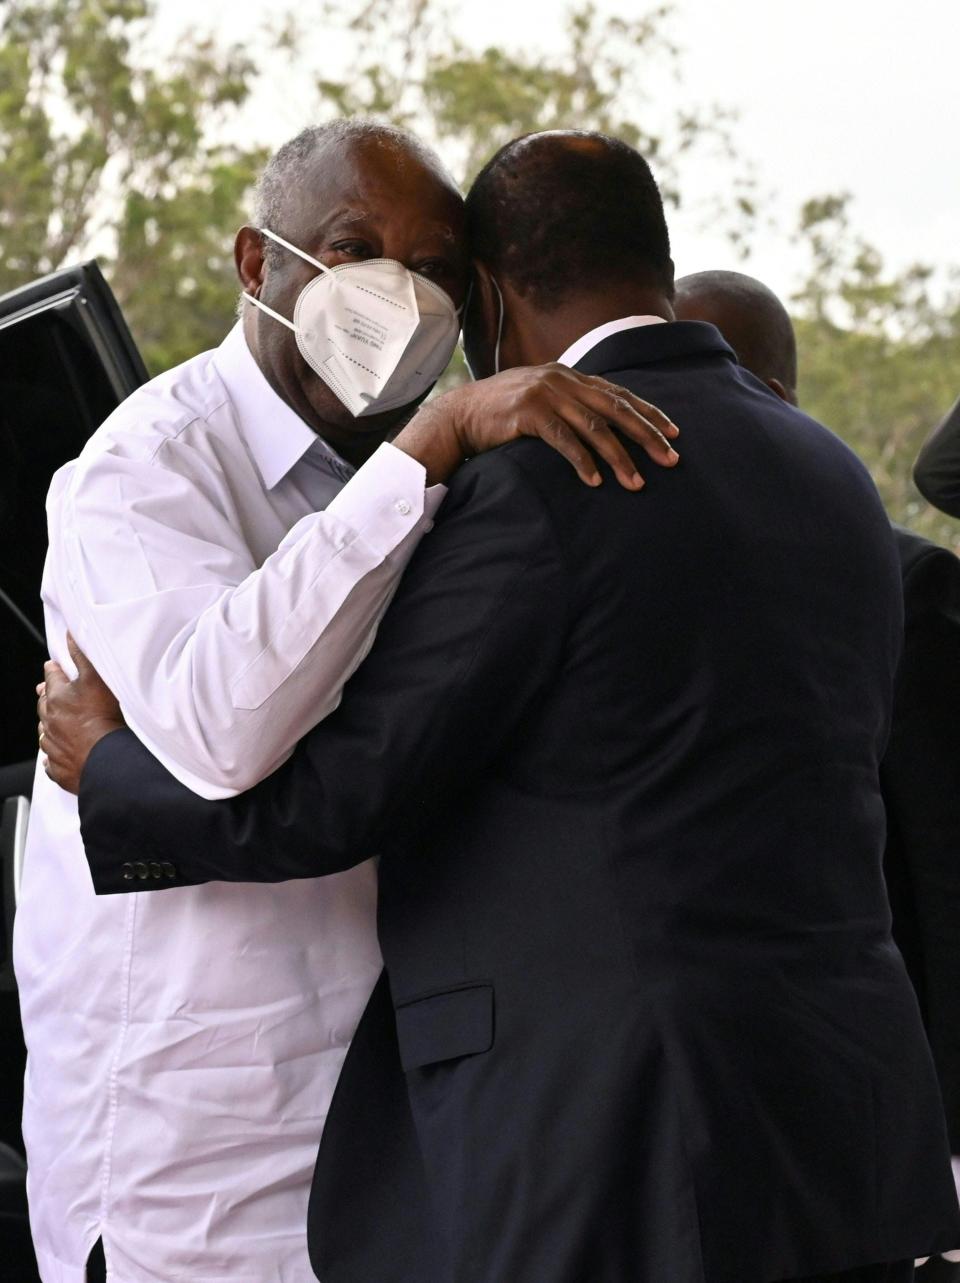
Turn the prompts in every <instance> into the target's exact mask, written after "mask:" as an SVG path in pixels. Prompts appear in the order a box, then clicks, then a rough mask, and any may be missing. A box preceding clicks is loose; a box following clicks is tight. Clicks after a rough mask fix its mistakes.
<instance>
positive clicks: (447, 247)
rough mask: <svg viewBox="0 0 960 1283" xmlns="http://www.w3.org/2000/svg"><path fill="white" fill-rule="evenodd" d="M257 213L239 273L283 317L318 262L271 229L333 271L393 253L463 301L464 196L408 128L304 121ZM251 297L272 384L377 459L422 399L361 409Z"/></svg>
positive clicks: (326, 432) (347, 445)
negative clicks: (380, 409) (355, 410)
mask: <svg viewBox="0 0 960 1283" xmlns="http://www.w3.org/2000/svg"><path fill="white" fill-rule="evenodd" d="M255 220H256V226H245V227H242V228H241V229H240V231H239V232H238V233H237V238H236V245H235V251H234V252H235V259H236V264H237V272H238V274H239V277H240V281H241V283H242V286H243V291H244V293H245V294H248V295H253V296H254V297H256V298H258V299H259V300H260V301H261V302H262V303H264V304H266V305H267V306H268V307H270V308H271V309H272V310H273V311H274V312H276V313H278V314H279V315H280V316H282V317H285V318H289V319H291V320H292V319H293V316H294V309H295V307H296V304H297V299H298V298H299V296H300V294H301V291H302V290H303V289H304V287H305V286H306V285H307V284H308V283H309V282H310V280H311V279H312V278H313V277H315V276H316V275H317V274H318V269H317V268H316V267H314V266H312V265H311V264H310V263H309V262H306V261H305V260H304V259H302V258H301V257H300V256H299V255H297V254H296V253H293V252H291V251H290V250H288V249H286V248H285V247H284V246H282V245H280V244H278V243H277V242H275V241H273V240H271V239H269V238H268V237H266V236H265V235H264V234H263V231H262V230H261V229H263V228H268V229H269V230H270V231H271V232H273V233H275V234H276V235H277V236H280V237H282V238H283V239H284V240H285V241H288V242H289V243H290V244H291V245H294V246H296V247H297V249H299V250H302V251H303V252H305V253H306V254H308V255H310V256H311V257H312V258H315V259H318V260H319V261H320V262H321V263H323V264H324V265H326V266H327V267H331V268H332V267H336V266H338V265H340V264H345V263H360V262H363V261H364V260H367V259H393V260H395V261H397V262H399V263H402V264H403V265H404V267H406V268H408V269H409V270H410V271H411V272H416V273H419V274H420V275H422V276H424V277H426V278H427V279H428V280H430V281H432V282H433V283H434V284H435V285H438V286H439V287H440V288H441V289H443V290H444V291H445V292H446V293H447V294H449V296H450V298H451V299H452V300H453V303H454V305H455V306H456V307H457V308H459V307H460V306H461V305H462V303H463V301H464V296H465V293H466V283H467V272H468V256H467V251H466V245H465V241H464V213H463V197H462V196H461V194H460V191H459V189H458V188H457V186H456V184H455V183H454V181H453V179H452V178H451V177H450V175H449V174H448V173H447V171H446V170H445V169H444V167H443V165H442V163H441V161H440V160H439V158H438V157H437V156H436V155H435V154H434V153H433V152H432V151H430V149H429V148H428V147H425V146H424V145H423V144H422V143H421V142H419V141H418V140H417V139H416V138H415V137H413V136H412V135H411V134H407V133H405V132H403V131H401V130H398V129H394V128H392V127H390V126H387V125H381V124H378V123H376V122H373V121H367V120H359V119H351V120H338V121H333V122H332V123H330V124H326V125H319V126H315V127H313V128H309V129H305V130H303V131H302V132H301V133H300V134H298V135H297V137H296V138H294V139H292V140H291V141H290V142H288V143H286V144H285V145H284V146H283V147H281V148H280V150H279V151H278V152H277V153H276V154H275V155H274V157H273V158H272V159H271V160H270V161H269V163H268V164H267V166H266V169H265V170H264V172H263V175H262V177H261V180H260V184H259V188H258V193H257V205H256V211H255ZM244 306H245V308H246V311H245V314H244V317H243V325H244V333H245V335H246V339H247V343H248V344H249V346H250V350H251V352H252V353H253V355H254V358H255V360H256V361H257V364H258V365H259V367H260V369H261V370H262V371H263V374H264V376H265V377H266V379H267V381H268V383H269V384H270V385H271V387H272V388H273V389H274V391H275V392H276V393H277V394H278V395H279V396H280V397H281V398H282V399H283V400H284V401H286V403H287V404H288V405H289V406H290V407H291V408H292V409H293V410H295V411H296V413H297V414H298V415H299V416H300V417H301V418H302V419H303V420H304V422H305V423H307V424H308V425H309V426H310V427H311V428H312V429H313V430H314V431H315V432H317V433H318V434H319V435H321V436H322V437H323V438H324V440H326V441H327V442H329V444H330V445H332V446H333V447H334V448H335V449H336V450H338V451H339V452H340V454H342V455H343V457H344V458H345V459H347V460H348V461H349V462H351V463H354V464H360V463H362V462H363V461H364V460H365V459H367V458H368V457H369V455H370V454H372V453H373V451H374V450H375V449H376V447H377V446H378V445H379V444H380V443H381V442H382V441H384V440H385V439H387V438H388V437H389V436H391V435H392V434H393V432H394V431H395V430H396V428H397V427H398V426H399V425H400V424H402V423H403V422H404V420H405V419H406V418H408V417H409V415H410V412H411V410H412V408H414V407H415V406H416V404H418V403H419V400H422V397H421V398H418V400H417V401H415V402H413V403H412V404H411V405H409V406H402V407H400V408H398V409H393V410H389V411H386V412H384V413H380V414H370V415H363V416H362V417H359V418H358V417H355V416H354V415H353V414H352V413H351V411H350V410H349V409H348V408H347V407H346V405H344V404H343V402H342V401H340V400H339V399H338V397H337V396H336V395H335V393H334V392H333V391H332V390H331V389H330V388H329V387H328V386H327V384H326V383H325V382H324V381H323V380H322V379H321V378H320V377H319V375H318V374H316V373H315V372H314V370H313V369H311V367H310V366H309V365H308V363H307V362H306V360H305V359H304V357H303V355H302V354H301V352H300V350H299V347H298V345H297V337H296V335H295V334H294V333H293V332H292V331H291V330H290V329H288V328H287V326H286V325H283V324H282V323H280V322H278V321H277V320H276V319H275V318H274V317H271V316H269V315H268V314H267V313H265V312H263V311H261V310H260V309H258V308H256V307H253V306H248V305H246V304H244Z"/></svg>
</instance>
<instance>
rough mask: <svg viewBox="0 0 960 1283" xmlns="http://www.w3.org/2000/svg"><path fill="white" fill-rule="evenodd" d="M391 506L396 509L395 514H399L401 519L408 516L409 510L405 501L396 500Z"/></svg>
mask: <svg viewBox="0 0 960 1283" xmlns="http://www.w3.org/2000/svg"><path fill="white" fill-rule="evenodd" d="M393 506H394V507H395V508H396V510H397V512H399V514H400V516H401V517H409V516H410V512H411V508H410V505H409V504H408V503H407V501H406V499H398V500H397V502H396V503H395V504H394V505H393Z"/></svg>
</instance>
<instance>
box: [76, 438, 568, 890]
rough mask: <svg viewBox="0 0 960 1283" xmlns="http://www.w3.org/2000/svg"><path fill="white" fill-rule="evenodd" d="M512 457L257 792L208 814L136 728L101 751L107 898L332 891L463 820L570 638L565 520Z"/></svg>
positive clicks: (95, 829) (100, 819) (96, 866)
mask: <svg viewBox="0 0 960 1283" xmlns="http://www.w3.org/2000/svg"><path fill="white" fill-rule="evenodd" d="M498 454H500V452H499V451H493V452H492V454H490V455H484V456H482V457H481V458H480V459H476V460H474V461H472V462H471V463H469V464H466V465H465V466H464V467H463V468H461V469H460V471H459V472H458V473H457V475H456V477H455V478H454V480H453V483H452V485H451V489H450V496H449V498H448V499H447V501H446V502H445V503H444V505H443V509H442V510H441V512H440V515H439V517H438V520H437V527H436V530H435V532H434V533H433V534H432V535H431V536H430V539H429V540H427V541H426V542H425V543H424V544H423V545H422V546H421V547H420V549H419V550H418V552H417V555H416V556H415V557H414V560H413V562H412V564H411V566H410V569H409V571H408V573H407V574H406V575H405V576H404V578H403V581H402V583H401V584H400V588H399V591H398V593H397V597H396V600H395V602H394V603H393V605H392V606H391V608H390V610H389V611H388V612H387V616H386V619H385V620H384V622H383V627H382V628H381V629H380V632H379V633H378V636H377V640H376V644H375V645H374V647H373V649H372V651H371V653H370V656H369V658H368V659H367V660H366V661H365V663H364V664H363V666H362V667H361V669H360V671H359V672H358V673H357V674H356V676H355V677H354V678H353V680H352V681H351V682H350V685H349V687H348V689H347V691H346V692H345V694H344V699H343V702H342V704H341V706H340V708H338V709H337V711H336V712H335V713H334V714H333V715H332V716H331V717H329V718H327V720H326V721H325V722H324V723H323V724H322V725H319V726H316V727H315V728H314V729H313V730H312V731H311V732H310V733H309V734H308V735H307V736H306V737H305V738H304V739H303V740H302V741H301V743H300V745H299V746H298V748H297V751H296V753H294V754H293V756H292V757H291V758H290V759H289V761H287V762H285V763H284V765H283V766H282V767H281V768H280V769H279V770H278V771H276V772H274V774H272V775H271V776H269V778H267V779H265V780H264V781H262V783H260V784H259V785H257V787H256V788H254V789H252V790H250V792H248V793H244V794H243V795H242V796H240V797H236V798H231V799H230V800H229V801H224V802H207V801H202V800H201V799H200V798H198V797H196V796H194V795H193V794H192V793H191V792H190V791H189V790H187V789H185V788H183V787H182V786H181V785H180V784H178V783H177V781H176V780H173V779H171V777H170V775H169V774H168V773H167V772H166V771H164V770H163V768H162V767H161V766H160V765H159V764H158V763H157V762H156V761H154V760H153V759H152V758H151V756H150V754H149V753H148V752H147V751H146V749H145V748H144V746H143V745H142V744H140V743H138V742H137V739H136V737H135V736H133V735H132V734H131V733H130V732H129V731H128V730H120V731H116V732H114V733H113V734H111V735H107V736H105V737H104V738H103V739H102V740H101V741H100V743H99V744H97V745H96V746H95V748H94V749H93V751H92V753H91V754H90V757H89V759H88V761H87V764H86V767H85V769H84V772H83V777H82V779H81V787H80V801H79V805H80V822H81V831H82V833H83V841H84V850H85V852H86V856H87V860H88V862H89V865H90V869H91V874H92V878H93V884H94V887H95V889H96V891H97V893H98V894H101V895H102V894H113V893H116V892H125V891H144V890H149V889H159V888H162V887H174V886H187V885H192V884H197V883H201V882H207V881H217V880H225V881H232V882H276V881H284V880H286V879H288V878H305V877H317V876H320V875H323V874H328V873H336V872H338V871H340V870H342V869H346V868H349V867H351V866H352V865H354V864H356V863H358V862H359V861H360V860H362V859H364V858H365V857H366V856H367V855H369V853H370V852H371V851H379V852H382V854H383V858H384V859H390V858H392V856H393V854H394V853H395V852H396V850H397V849H398V848H399V847H403V848H405V849H407V850H410V851H419V850H422V849H424V848H426V847H428V846H429V845H430V841H431V834H432V833H433V831H434V826H435V825H436V824H437V823H438V822H447V823H450V822H452V823H456V822H457V820H456V818H455V817H456V815H457V814H458V800H457V799H458V798H459V797H460V796H461V794H462V793H463V791H465V790H467V789H469V788H470V787H471V786H473V785H475V783H476V781H477V780H478V779H480V778H482V777H483V775H484V772H485V771H486V770H488V769H489V765H490V763H491V762H492V761H493V760H495V759H496V758H497V756H498V754H500V753H502V752H503V751H504V748H505V746H506V745H508V744H510V743H512V742H514V741H515V740H516V739H519V738H522V737H523V734H524V732H525V729H526V728H528V727H529V725H532V723H533V721H534V720H535V719H536V717H537V715H538V711H539V708H540V707H541V705H542V701H543V700H544V698H545V697H546V693H547V692H548V691H549V690H550V689H551V684H552V683H553V682H554V681H555V679H556V674H557V672H558V671H559V669H560V667H561V665H562V662H563V654H564V646H565V638H566V632H567V627H568V613H569V606H568V600H567V598H568V590H567V576H566V573H565V566H564V559H563V553H562V550H561V546H560V543H559V539H558V537H557V534H556V531H555V528H554V525H553V520H552V517H551V516H550V514H549V513H548V512H547V510H546V508H545V506H544V504H543V501H542V499H541V497H540V495H539V492H538V491H537V489H536V488H535V487H534V486H533V485H532V484H530V483H529V482H527V481H525V478H524V476H523V475H522V473H521V471H520V469H518V468H515V467H514V466H513V465H512V464H510V463H508V462H507V461H506V460H504V459H501V460H499V461H497V460H495V459H494V456H495V455H498ZM442 817H446V818H445V820H444V819H443V818H442Z"/></svg>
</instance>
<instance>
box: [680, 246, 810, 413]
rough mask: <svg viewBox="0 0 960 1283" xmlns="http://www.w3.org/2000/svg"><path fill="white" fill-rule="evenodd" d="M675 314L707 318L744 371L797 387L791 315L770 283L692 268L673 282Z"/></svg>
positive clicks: (741, 274)
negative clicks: (735, 355) (674, 283)
mask: <svg viewBox="0 0 960 1283" xmlns="http://www.w3.org/2000/svg"><path fill="white" fill-rule="evenodd" d="M674 311H675V312H676V314H677V319H678V320H682V319H684V318H685V317H691V316H695V317H696V318H697V319H698V320H703V321H710V322H711V323H712V324H713V325H715V326H716V327H717V329H718V330H719V331H720V332H721V334H722V335H723V337H724V338H725V339H726V340H727V342H728V343H729V344H730V346H731V347H732V348H733V350H734V351H735V352H736V354H737V359H738V360H739V362H740V364H741V365H742V366H743V368H744V369H745V370H749V371H750V373H751V374H755V375H756V376H757V378H758V379H762V380H763V382H764V383H768V382H769V381H770V380H771V379H777V380H778V382H780V383H781V384H782V385H783V387H784V388H785V389H786V390H787V391H788V392H791V393H795V392H796V388H797V338H796V335H795V333H794V330H793V322H792V321H791V320H790V314H789V313H788V312H787V309H786V308H785V307H784V305H783V304H782V303H781V302H780V299H779V298H777V296H776V294H774V292H773V290H772V289H770V288H769V286H767V285H764V283H763V281H758V280H757V279H756V277H753V276H746V275H744V273H743V272H725V271H711V272H694V273H693V274H692V275H690V276H683V277H681V279H680V280H679V281H677V286H676V296H675V301H674Z"/></svg>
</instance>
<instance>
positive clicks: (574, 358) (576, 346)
mask: <svg viewBox="0 0 960 1283" xmlns="http://www.w3.org/2000/svg"><path fill="white" fill-rule="evenodd" d="M661 324H662V325H666V318H665V317H662V316H623V317H621V318H620V320H619V321H607V322H605V324H603V325H598V326H597V327H596V328H595V329H592V330H590V332H589V333H588V334H584V336H583V337H582V338H579V339H577V341H576V343H571V344H570V346H569V347H568V348H567V350H566V352H564V353H563V355H562V356H558V357H557V362H558V364H560V365H569V366H571V367H572V366H574V365H576V364H577V362H578V361H582V360H583V358H584V357H585V356H586V355H587V353H588V352H591V351H592V350H593V349H594V348H595V347H596V346H597V344H598V343H600V342H602V341H603V339H606V338H609V337H610V335H611V334H619V333H620V331H621V330H633V329H636V327H637V326H640V325H661Z"/></svg>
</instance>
